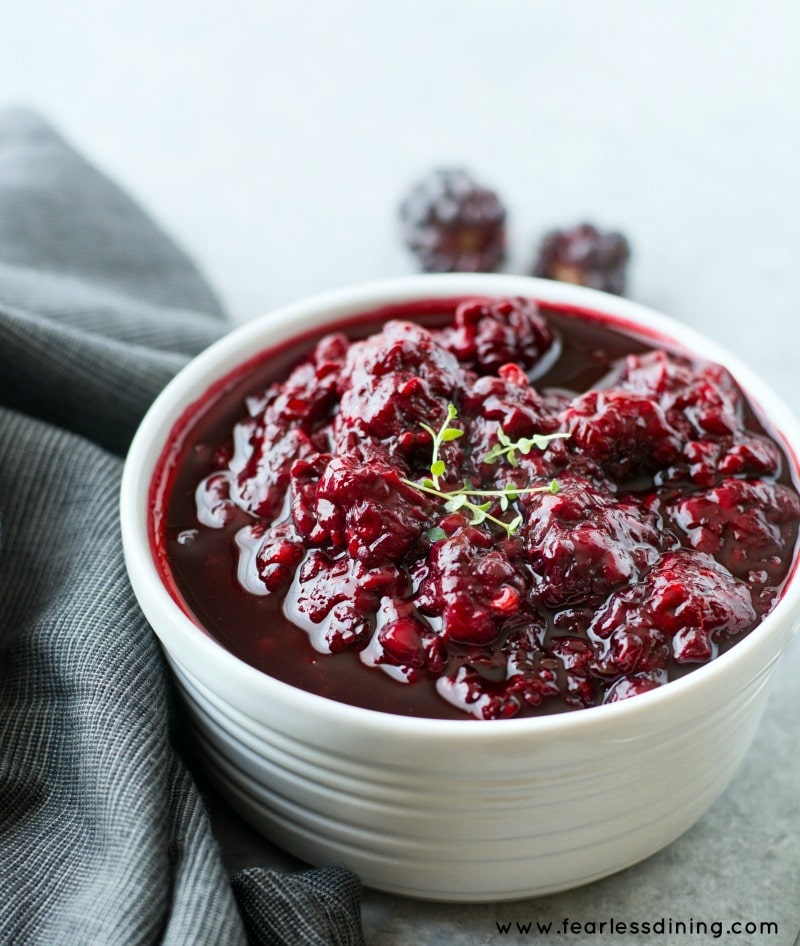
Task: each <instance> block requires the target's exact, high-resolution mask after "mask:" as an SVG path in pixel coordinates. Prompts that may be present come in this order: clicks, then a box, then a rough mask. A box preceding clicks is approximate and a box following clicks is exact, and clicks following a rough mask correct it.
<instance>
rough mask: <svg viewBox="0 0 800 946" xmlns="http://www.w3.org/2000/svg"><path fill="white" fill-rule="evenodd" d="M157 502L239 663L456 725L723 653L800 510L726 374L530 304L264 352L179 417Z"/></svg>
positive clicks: (602, 691) (456, 310)
mask: <svg viewBox="0 0 800 946" xmlns="http://www.w3.org/2000/svg"><path fill="white" fill-rule="evenodd" d="M451 405H452V407H451ZM448 416H449V419H448ZM442 431H452V433H447V434H445V435H443V434H442ZM432 435H433V436H432ZM537 435H538V436H539V437H540V438H543V439H541V440H539V441H538V442H537V443H531V441H532V440H535V439H536V436H537ZM554 435H555V436H554ZM434 437H438V439H439V441H440V443H439V445H438V449H437V450H436V451H434ZM504 448H505V452H503V451H504ZM434 453H435V456H434ZM487 454H488V455H489V458H488V459H487ZM432 466H433V472H432ZM426 482H427V486H426V485H425V484H426ZM420 487H423V488H420ZM534 490H535V491H534ZM464 491H468V492H466V493H465V492H464ZM440 493H451V494H455V495H456V497H457V496H458V495H459V494H460V495H461V499H457V498H456V499H455V501H453V497H451V501H450V502H449V503H448V500H447V497H446V496H445V497H442V496H441V495H439V494H440ZM151 503H152V509H153V520H152V521H153V546H154V551H155V554H156V558H157V560H158V563H159V567H160V569H161V572H162V575H163V576H164V580H165V582H166V584H167V586H168V587H169V589H170V591H171V593H172V594H173V596H174V597H175V598H176V600H177V601H178V602H179V603H180V605H181V607H183V608H184V610H186V612H187V613H188V614H189V615H190V616H192V617H193V619H194V620H195V621H196V622H197V623H198V624H200V625H201V626H202V627H204V628H205V629H206V630H207V631H208V632H209V633H210V634H211V635H212V636H213V637H215V638H216V639H217V640H218V641H219V642H220V643H221V644H222V645H223V646H224V647H226V648H227V649H228V650H230V651H232V652H233V653H234V654H236V655H237V656H238V657H240V658H242V659H243V660H245V661H247V662H248V663H250V664H252V665H253V666H254V667H257V668H258V669H260V670H262V671H264V672H265V673H268V674H270V675H272V676H273V677H276V678H277V679H279V680H283V681H286V682H287V683H290V684H292V685H293V686H296V687H300V688H302V689H305V690H309V691H311V692H314V693H318V694H320V695H322V696H326V697H330V698H331V699H334V700H339V701H342V702H346V703H351V704H354V705H356V706H362V707H367V708H371V709H375V710H380V711H384V712H390V713H400V714H405V715H413V716H427V717H438V718H450V719H469V718H479V719H501V718H509V717H513V716H530V715H534V714H541V713H553V712H559V711H565V710H572V709H577V708H581V707H587V706H593V705H597V704H600V703H603V702H613V701H616V700H620V699H625V698H627V697H629V696H634V695H636V694H638V693H642V692H645V691H647V690H651V689H653V688H655V687H658V686H661V685H663V684H664V683H666V682H667V681H669V680H671V679H674V678H675V677H678V676H681V675H682V674H684V673H686V672H687V671H689V670H691V669H693V668H695V667H697V666H700V665H702V664H704V663H706V662H708V661H709V660H711V659H713V658H714V657H715V656H716V655H717V654H719V653H720V652H722V651H724V650H726V649H727V648H728V647H730V646H731V645H732V644H733V643H735V642H736V641H737V640H739V639H740V638H741V637H742V636H743V635H745V634H747V633H748V632H749V631H751V630H752V629H753V628H754V627H755V626H756V625H757V624H758V623H759V621H760V620H761V618H762V617H763V616H764V615H765V614H766V613H767V612H769V611H770V609H771V608H772V607H773V605H774V604H775V602H776V601H777V599H778V597H779V596H780V592H781V589H782V587H783V584H784V583H785V581H786V579H787V576H788V574H789V571H790V568H791V566H792V562H793V557H794V551H795V546H796V543H797V534H798V521H800V499H798V494H797V492H796V489H795V487H794V485H793V481H792V468H791V465H790V463H789V462H788V460H787V458H786V456H785V454H784V453H783V451H782V450H781V448H780V447H779V445H778V443H777V440H776V437H775V435H774V434H773V433H772V432H770V430H769V429H768V427H767V425H766V423H765V422H764V421H763V419H762V418H760V417H759V415H758V412H757V411H756V409H755V408H754V407H753V405H752V404H750V403H749V402H748V400H747V399H746V397H745V396H744V394H743V393H742V391H741V390H740V389H739V388H738V387H737V385H736V383H735V382H734V380H733V379H732V378H731V376H730V375H729V373H728V372H727V371H726V370H725V369H724V368H721V367H719V366H718V365H715V364H712V363H709V362H705V361H702V360H701V359H698V358H696V357H693V356H691V355H688V354H687V353H685V352H682V350H681V349H679V348H678V347H676V346H675V345H674V344H671V343H666V342H665V340H663V339H658V338H654V337H648V336H647V335H645V334H643V333H642V332H640V331H632V330H629V328H628V327H627V326H623V325H620V324H615V323H613V322H612V321H611V320H608V319H606V318H603V317H600V316H597V315H593V314H591V313H587V312H580V311H577V310H570V309H565V308H561V309H558V308H540V307H537V305H536V304H535V303H533V302H531V301H529V300H523V299H509V300H500V301H496V300H495V301H492V300H482V299H467V300H464V299H461V300H436V301H431V302H426V303H413V304H406V305H401V306H395V307H391V308H386V309H383V310H381V311H379V312H373V313H368V314H366V315H364V316H362V317H360V318H357V319H351V320H349V321H348V322H347V324H344V325H337V326H333V327H329V328H328V330H327V332H326V334H324V335H322V333H319V334H317V335H316V336H313V337H312V336H307V337H303V338H301V339H299V340H296V341H294V342H292V343H289V344H284V345H281V346H279V347H278V348H276V349H274V350H271V351H269V352H265V353H263V354H261V355H259V356H258V357H257V358H255V359H253V361H251V362H250V363H248V364H247V365H246V366H244V367H243V368H241V369H239V370H238V371H237V372H235V373H233V374H232V375H230V376H229V377H227V378H226V379H224V380H223V381H222V382H220V383H218V384H217V385H215V386H214V388H213V389H212V390H211V391H210V392H209V393H208V394H207V395H206V397H205V398H204V399H203V400H202V401H201V402H200V403H199V404H196V405H194V406H193V407H192V408H191V409H190V410H189V411H188V412H187V414H186V415H185V416H184V417H183V418H182V420H181V421H180V422H179V424H178V425H177V426H176V428H175V430H174V432H173V436H172V440H171V442H170V443H169V444H168V446H167V448H166V449H165V452H164V454H163V455H162V458H161V461H160V464H159V469H158V471H157V473H156V477H155V479H154V484H153V487H152V490H151Z"/></svg>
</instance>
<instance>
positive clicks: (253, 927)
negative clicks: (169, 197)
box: [0, 111, 363, 946]
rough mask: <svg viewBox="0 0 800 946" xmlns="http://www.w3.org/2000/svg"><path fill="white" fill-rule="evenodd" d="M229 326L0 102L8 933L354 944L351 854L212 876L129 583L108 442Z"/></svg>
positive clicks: (178, 256) (61, 147)
mask: <svg viewBox="0 0 800 946" xmlns="http://www.w3.org/2000/svg"><path fill="white" fill-rule="evenodd" d="M225 329H226V324H225V321H224V317H223V314H222V312H221V309H220V306H219V304H218V302H217V301H216V300H215V298H214V296H213V294H212V293H211V291H210V290H209V288H208V287H207V286H206V284H205V283H204V281H203V280H202V278H201V277H200V275H199V274H198V272H197V270H196V269H195V267H194V266H193V265H192V263H191V262H190V261H189V260H188V259H187V258H186V257H185V256H184V254H183V253H181V252H180V251H179V250H178V249H177V248H176V247H175V246H174V245H173V244H172V243H171V242H170V241H169V240H168V239H167V238H166V237H165V236H164V235H163V233H161V232H160V231H159V230H158V229H157V227H155V226H154V224H153V223H152V222H151V221H150V220H149V219H148V218H147V217H146V216H145V215H144V214H143V213H142V212H141V210H139V209H138V208H137V207H136V206H135V205H134V204H133V203H132V202H131V201H130V200H129V199H128V198H127V197H126V196H125V195H124V194H122V193H121V192H120V191H119V190H118V188H117V187H116V186H115V185H113V184H112V183H111V182H110V181H108V180H107V179H106V178H104V177H103V176H102V175H101V174H99V173H98V172H97V171H96V170H95V169H93V168H92V167H91V166H90V165H88V164H87V163H86V162H85V161H84V160H83V159H82V158H81V157H80V156H79V155H77V154H76V153H75V152H74V151H73V150H72V149H71V148H70V147H69V146H67V145H66V144H65V143H64V142H63V141H62V139H61V138H60V137H59V136H58V135H57V134H56V133H55V132H53V131H52V129H50V128H49V127H48V126H47V125H46V124H45V123H43V122H42V121H41V120H39V119H38V118H37V117H35V116H33V115H31V114H28V113H26V112H20V111H14V112H6V113H2V114H0V944H3V946H5V944H10V946H27V944H48V946H49V944H54V946H56V944H57V946H70V944H76V946H90V944H97V946H127V944H150V943H163V944H167V946H184V944H187V946H189V944H190V946H196V944H197V946H202V944H214V946H220V944H221V946H226V944H240V943H242V944H243V943H246V942H247V941H248V938H249V939H250V941H251V942H255V943H270V944H278V943H287V944H292V946H294V944H304V943H308V944H314V946H316V944H328V943H331V944H337V946H351V944H352V946H356V944H360V943H362V942H363V937H362V933H361V923H360V912H359V911H360V905H359V896H360V892H359V885H358V881H357V879H356V878H354V877H353V876H352V875H351V874H349V873H348V872H347V871H343V870H335V869H331V870H319V871H309V872H307V873H304V874H300V875H297V876H281V875H278V874H276V873H274V872H272V871H268V870H262V869H254V870H251V871H247V872H245V874H243V875H241V876H240V877H238V878H236V880H235V884H236V894H237V897H238V900H239V905H237V900H236V898H235V897H234V894H233V890H232V889H231V885H230V883H229V880H228V878H227V876H226V873H225V870H224V868H223V866H222V862H221V860H220V857H219V852H218V848H217V845H216V843H215V841H214V839H213V836H212V834H211V830H210V826H209V822H208V818H207V815H206V813H205V810H204V807H203V803H202V800H201V797H200V795H199V794H198V792H197V790H196V788H195V786H194V784H193V782H192V780H191V777H190V775H189V774H188V772H187V771H186V769H185V768H184V766H183V763H182V762H181V760H180V758H179V756H178V755H177V754H176V752H175V751H174V749H173V747H172V745H171V743H170V738H169V718H170V705H171V704H170V700H169V691H170V690H169V679H168V675H167V671H166V669H165V665H164V662H163V658H162V656H161V653H160V650H159V647H158V645H157V642H156V640H155V638H154V636H153V634H152V632H151V631H150V630H149V628H148V627H147V625H146V623H145V621H144V618H143V617H142V615H141V612H140V611H139V609H138V606H137V605H136V602H135V599H134V597H133V594H132V592H131V590H130V587H129V584H128V581H127V577H126V575H125V569H124V565H123V559H122V552H121V542H120V534H119V525H118V517H117V504H118V490H119V481H120V475H121V470H122V456H123V455H124V452H125V450H126V448H127V444H128V442H129V440H130V438H131V435H132V434H133V432H134V430H135V429H136V426H137V424H138V423H139V421H140V419H141V417H142V415H143V413H144V411H145V410H146V409H147V407H148V405H149V404H150V402H151V401H152V399H153V397H154V396H155V395H156V394H157V393H158V391H159V390H160V389H161V388H162V387H163V385H164V384H165V383H166V382H167V381H168V380H169V378H170V377H172V375H173V374H174V373H175V372H176V371H177V370H178V369H179V368H180V367H181V366H182V365H183V364H184V363H185V362H186V361H187V360H188V359H189V358H190V357H191V356H192V355H193V354H195V353H196V352H198V351H199V350H201V349H202V348H204V347H205V346H206V345H207V344H209V342H211V341H213V340H214V339H215V338H217V337H218V336H219V335H221V334H222V333H223V332H224V331H225Z"/></svg>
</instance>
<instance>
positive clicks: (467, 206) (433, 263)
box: [400, 168, 506, 273]
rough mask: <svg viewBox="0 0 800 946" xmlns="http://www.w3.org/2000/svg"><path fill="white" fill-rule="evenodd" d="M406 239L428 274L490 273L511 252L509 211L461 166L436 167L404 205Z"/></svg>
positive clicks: (413, 190)
mask: <svg viewBox="0 0 800 946" xmlns="http://www.w3.org/2000/svg"><path fill="white" fill-rule="evenodd" d="M400 217H401V220H402V223H403V230H404V237H405V242H406V245H407V246H408V248H409V249H410V250H411V252H412V253H413V254H414V255H415V256H416V258H417V260H418V261H419V264H420V266H421V267H422V269H423V270H425V271H426V272H429V273H446V272H461V273H490V272H494V270H496V269H498V267H499V266H500V264H501V263H502V262H503V259H504V258H505V252H506V210H505V207H504V206H503V204H502V202H501V201H500V198H499V197H498V196H497V194H496V193H495V192H494V191H493V190H490V189H489V188H486V187H483V186H482V185H480V184H478V183H477V182H476V181H475V180H474V179H473V178H472V177H471V176H470V175H469V174H468V173H467V172H466V171H464V170H462V169H460V168H445V169H439V170H435V171H432V172H431V173H430V174H429V175H428V176H427V177H425V178H423V179H422V180H421V181H419V182H418V183H417V184H416V185H415V186H414V187H413V188H412V189H411V191H410V192H409V194H408V196H407V197H406V198H405V200H404V201H403V203H402V204H401V206H400Z"/></svg>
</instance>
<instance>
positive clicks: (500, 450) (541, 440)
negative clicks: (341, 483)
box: [403, 404, 569, 541]
mask: <svg viewBox="0 0 800 946" xmlns="http://www.w3.org/2000/svg"><path fill="white" fill-rule="evenodd" d="M457 417H458V411H457V410H456V407H455V405H453V404H448V405H447V414H446V416H445V419H444V422H443V423H442V425H441V427H440V428H439V430H438V431H436V430H434V429H433V428H432V427H429V426H428V424H420V426H421V427H422V428H423V430H426V431H427V432H428V433H429V434H430V436H431V438H432V440H433V444H432V453H431V465H430V471H431V475H430V477H425V478H424V479H422V480H419V481H415V480H408V479H404V480H403V483H405V484H406V486H411V487H412V488H413V489H416V490H418V491H419V492H421V493H425V494H427V495H429V496H435V497H437V499H441V500H443V501H444V508H445V509H446V510H447V512H458V510H460V509H463V510H464V511H465V512H468V513H469V514H470V516H471V519H470V525H473V526H477V525H481V524H482V523H484V522H493V523H494V524H495V525H497V526H500V527H501V528H503V529H505V532H506V535H507V536H508V538H511V536H512V535H513V534H514V533H515V532H516V531H517V529H519V527H520V526H521V525H522V516H521V515H518V516H516V517H515V518H514V519H512V520H511V522H506V521H505V520H504V519H500V518H498V517H497V516H493V515H492V514H491V513H490V512H489V510H490V509H491V508H492V506H493V505H494V503H495V502H498V503H499V505H500V509H501V510H502V511H503V512H505V511H506V510H507V509H508V507H509V506H510V504H511V503H512V502H514V500H516V499H519V497H520V495H521V494H523V493H557V492H558V491H559V485H558V480H550V482H549V483H548V484H547V485H546V486H531V487H527V488H524V489H520V488H519V487H517V486H514V484H513V483H506V485H505V486H504V487H503V488H502V489H473V487H472V484H471V483H470V482H469V480H464V485H463V487H459V488H458V489H452V490H443V489H441V488H440V478H441V477H443V476H444V475H445V473H446V472H447V466H446V464H445V462H444V460H443V459H442V458H441V457H440V456H439V450H440V448H441V446H442V444H444V443H450V442H451V441H453V440H457V439H458V438H459V437H463V436H464V431H463V430H460V429H459V428H458V427H451V426H450V425H451V424H452V422H453V421H454V420H456V419H457ZM568 436H569V434H567V433H557V434H534V435H533V437H530V438H522V439H520V440H516V441H512V440H511V439H510V438H509V436H508V435H507V434H506V433H505V431H504V430H503V428H502V427H500V428H499V430H498V434H497V439H498V441H499V444H498V445H495V446H494V447H492V449H491V450H490V451H489V452H488V453H487V454H485V456H484V458H483V460H484V462H485V463H494V462H495V461H496V460H499V459H500V457H503V456H505V457H506V458H507V459H508V462H509V463H510V464H511V466H516V465H517V459H516V451H517V450H519V452H520V453H523V454H527V453H530V451H531V450H532V449H533V447H538V448H539V449H540V450H544V449H545V448H546V447H547V446H548V444H549V443H550V442H551V441H552V440H556V439H558V438H560V437H568ZM473 497H474V498H475V499H485V500H486V502H475V501H474V499H473ZM428 537H429V538H430V539H431V540H432V541H437V540H438V539H443V538H444V537H445V532H444V530H443V529H441V528H439V527H437V528H434V529H431V530H430V531H429V532H428Z"/></svg>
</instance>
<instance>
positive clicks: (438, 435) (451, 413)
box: [420, 404, 464, 489]
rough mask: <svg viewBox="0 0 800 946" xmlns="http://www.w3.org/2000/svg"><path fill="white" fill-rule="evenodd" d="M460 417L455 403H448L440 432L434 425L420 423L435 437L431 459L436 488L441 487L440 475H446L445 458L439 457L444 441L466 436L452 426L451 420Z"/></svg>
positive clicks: (447, 441) (448, 441)
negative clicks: (434, 428)
mask: <svg viewBox="0 0 800 946" xmlns="http://www.w3.org/2000/svg"><path fill="white" fill-rule="evenodd" d="M457 417H458V411H457V410H456V406H455V404H448V405H447V416H446V417H445V419H444V423H443V424H442V426H441V427H440V428H439V430H438V432H437V431H435V430H433V428H432V427H429V426H428V425H427V424H420V427H421V428H422V429H423V430H427V431H428V433H429V434H430V435H431V437H433V459H432V460H431V467H430V469H431V476H432V477H433V485H434V488H436V489H438V488H439V477H440V476H444V474H445V472H446V470H447V467H446V466H445V462H444V460H442V459H440V457H439V448H440V447H441V445H442V444H443V443H450V442H451V441H453V440H458V438H459V437H463V436H464V431H463V430H459V428H458V427H451V426H450V423H451V421H454V420H455V419H456V418H457Z"/></svg>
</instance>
